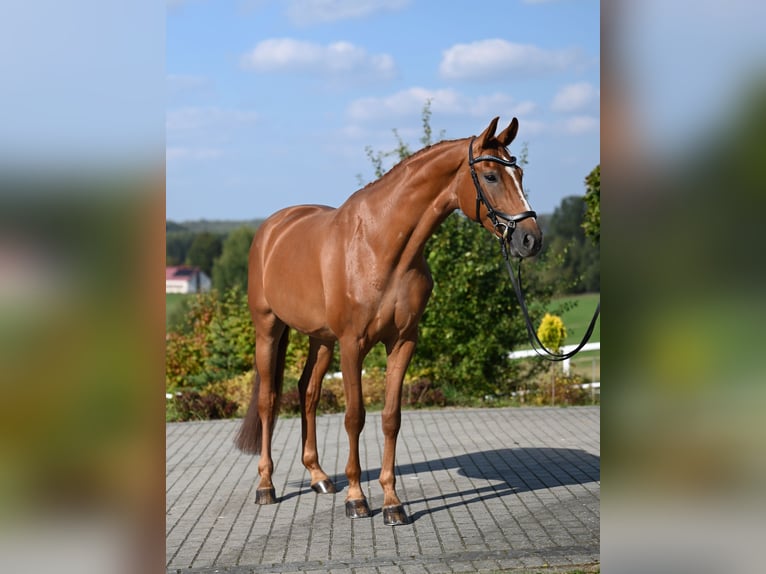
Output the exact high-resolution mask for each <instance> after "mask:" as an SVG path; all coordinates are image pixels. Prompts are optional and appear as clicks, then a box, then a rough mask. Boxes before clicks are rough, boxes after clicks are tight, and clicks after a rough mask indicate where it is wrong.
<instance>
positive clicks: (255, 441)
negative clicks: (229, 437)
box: [234, 328, 290, 454]
mask: <svg viewBox="0 0 766 574" xmlns="http://www.w3.org/2000/svg"><path fill="white" fill-rule="evenodd" d="M289 331H290V330H289V328H285V332H284V333H283V334H282V337H281V338H280V339H279V346H278V348H277V356H276V362H275V367H276V368H275V369H274V377H273V380H274V391H275V392H276V394H277V396H276V398H275V401H274V411H273V413H272V418H271V428H270V429H269V433H271V432H273V431H274V424H275V423H276V422H277V415H278V414H279V403H280V399H281V397H282V383H283V381H284V373H285V355H286V354H287V343H288V341H289V338H290V332H289ZM260 389H261V376H260V375H259V374H258V369H255V375H254V377H253V394H252V396H251V397H250V404H249V405H248V407H247V414H245V418H244V420H243V421H242V426H240V427H239V433H237V437H236V438H235V439H234V444H235V445H236V446H237V448H238V449H239V450H241V451H242V452H244V453H246V454H261V445H262V439H263V424H262V423H261V416H260V414H259V412H258V401H259V397H260Z"/></svg>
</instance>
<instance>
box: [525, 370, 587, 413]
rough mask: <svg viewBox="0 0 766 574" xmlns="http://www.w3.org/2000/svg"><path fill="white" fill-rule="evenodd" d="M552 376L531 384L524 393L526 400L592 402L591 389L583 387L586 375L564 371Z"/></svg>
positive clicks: (540, 402) (540, 401) (538, 402)
mask: <svg viewBox="0 0 766 574" xmlns="http://www.w3.org/2000/svg"><path fill="white" fill-rule="evenodd" d="M551 377H552V378H553V381H551ZM551 377H543V378H541V379H539V381H538V382H537V383H536V384H533V385H531V386H530V387H529V388H528V389H527V391H526V393H525V395H524V402H525V403H526V404H531V405H589V404H591V394H590V391H589V390H588V389H584V388H583V387H582V385H583V384H584V383H586V382H587V380H586V379H585V378H584V377H582V376H580V375H565V374H563V373H556V374H553V375H551ZM546 379H547V381H546ZM554 389H555V392H553V391H554Z"/></svg>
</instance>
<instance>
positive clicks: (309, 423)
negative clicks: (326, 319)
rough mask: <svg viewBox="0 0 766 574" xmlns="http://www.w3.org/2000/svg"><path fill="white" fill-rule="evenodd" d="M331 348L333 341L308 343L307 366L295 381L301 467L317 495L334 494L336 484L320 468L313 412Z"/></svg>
mask: <svg viewBox="0 0 766 574" xmlns="http://www.w3.org/2000/svg"><path fill="white" fill-rule="evenodd" d="M334 348H335V343H334V342H332V343H327V342H324V341H320V340H318V339H313V338H312V339H311V340H310V342H309V354H308V359H307V360H306V366H305V367H304V368H303V374H302V375H301V379H300V381H299V382H298V390H299V391H300V398H301V428H302V430H303V465H304V466H305V467H306V469H307V470H308V471H309V472H310V473H311V488H313V489H314V490H315V491H316V492H318V493H320V494H327V493H333V492H335V485H334V484H333V483H332V481H331V480H330V477H328V476H327V474H325V472H324V471H323V470H322V467H321V466H319V453H318V451H317V435H316V411H317V405H318V404H319V398H320V394H321V390H322V378H323V377H324V374H325V373H326V372H327V368H328V367H329V366H330V361H331V360H332V353H333V349H334Z"/></svg>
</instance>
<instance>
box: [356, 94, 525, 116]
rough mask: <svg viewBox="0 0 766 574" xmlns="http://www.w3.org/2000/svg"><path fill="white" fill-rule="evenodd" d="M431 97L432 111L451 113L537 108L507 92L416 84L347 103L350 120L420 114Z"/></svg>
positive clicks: (513, 112) (517, 111) (504, 113)
mask: <svg viewBox="0 0 766 574" xmlns="http://www.w3.org/2000/svg"><path fill="white" fill-rule="evenodd" d="M429 99H430V100H431V111H432V112H434V113H439V114H444V115H451V116H470V117H484V116H487V117H489V116H493V115H501V116H524V115H527V114H530V113H532V112H533V111H535V110H536V109H537V105H536V104H535V103H534V102H531V101H521V102H517V101H516V100H514V99H513V98H512V97H511V96H509V95H508V94H503V93H495V94H490V95H487V96H477V97H469V96H465V95H463V94H461V93H459V92H457V91H456V90H453V89H441V90H429V89H426V88H421V87H413V88H409V89H407V90H402V91H400V92H396V93H394V94H391V95H390V96H386V97H383V98H374V97H370V98H360V99H358V100H354V101H353V102H351V104H350V105H349V106H348V108H347V110H346V113H347V115H348V117H349V119H351V120H353V121H357V122H364V121H374V120H379V119H386V120H388V119H389V118H392V117H403V116H413V117H417V116H420V114H421V112H422V111H423V105H424V104H425V102H426V100H429Z"/></svg>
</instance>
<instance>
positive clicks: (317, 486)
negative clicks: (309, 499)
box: [311, 478, 337, 494]
mask: <svg viewBox="0 0 766 574" xmlns="http://www.w3.org/2000/svg"><path fill="white" fill-rule="evenodd" d="M311 490H313V491H314V492H316V493H318V494H334V493H335V492H337V491H336V490H335V485H334V484H333V483H332V481H331V480H330V479H329V478H325V479H324V480H320V481H318V482H316V483H314V484H312V485H311Z"/></svg>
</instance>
